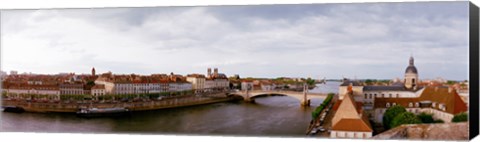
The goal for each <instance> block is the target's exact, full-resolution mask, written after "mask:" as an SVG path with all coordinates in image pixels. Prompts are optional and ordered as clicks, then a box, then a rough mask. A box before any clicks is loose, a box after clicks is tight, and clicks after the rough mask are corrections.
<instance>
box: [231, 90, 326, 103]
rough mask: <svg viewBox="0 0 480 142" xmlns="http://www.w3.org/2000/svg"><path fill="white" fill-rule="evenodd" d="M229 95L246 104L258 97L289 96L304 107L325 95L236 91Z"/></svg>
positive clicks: (323, 97) (293, 92) (294, 92)
mask: <svg viewBox="0 0 480 142" xmlns="http://www.w3.org/2000/svg"><path fill="white" fill-rule="evenodd" d="M229 95H234V96H240V97H242V98H243V100H245V101H247V102H253V101H254V100H255V98H257V97H260V96H274V95H279V96H289V97H291V98H295V99H297V100H299V101H300V103H301V104H302V105H304V106H308V105H310V100H311V99H313V98H322V99H325V97H326V94H320V93H306V94H305V93H304V92H296V91H248V92H247V91H236V92H232V93H230V94H229Z"/></svg>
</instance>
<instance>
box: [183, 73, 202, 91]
mask: <svg viewBox="0 0 480 142" xmlns="http://www.w3.org/2000/svg"><path fill="white" fill-rule="evenodd" d="M187 81H188V82H190V83H191V84H192V89H193V90H195V91H196V92H201V91H203V89H205V76H204V75H201V74H189V75H187Z"/></svg>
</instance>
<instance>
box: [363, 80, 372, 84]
mask: <svg viewBox="0 0 480 142" xmlns="http://www.w3.org/2000/svg"><path fill="white" fill-rule="evenodd" d="M372 83H373V81H372V80H371V79H367V80H365V84H367V85H371V84H372Z"/></svg>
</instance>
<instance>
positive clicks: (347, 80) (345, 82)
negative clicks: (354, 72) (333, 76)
mask: <svg viewBox="0 0 480 142" xmlns="http://www.w3.org/2000/svg"><path fill="white" fill-rule="evenodd" d="M350 83H352V86H361V85H362V84H361V83H360V82H359V81H352V80H349V79H343V83H342V84H340V86H348V85H350Z"/></svg>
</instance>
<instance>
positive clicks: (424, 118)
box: [418, 112, 435, 123]
mask: <svg viewBox="0 0 480 142" xmlns="http://www.w3.org/2000/svg"><path fill="white" fill-rule="evenodd" d="M418 118H420V120H421V121H422V123H435V121H434V120H433V115H432V114H426V113H423V112H422V113H420V114H419V115H418Z"/></svg>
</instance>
